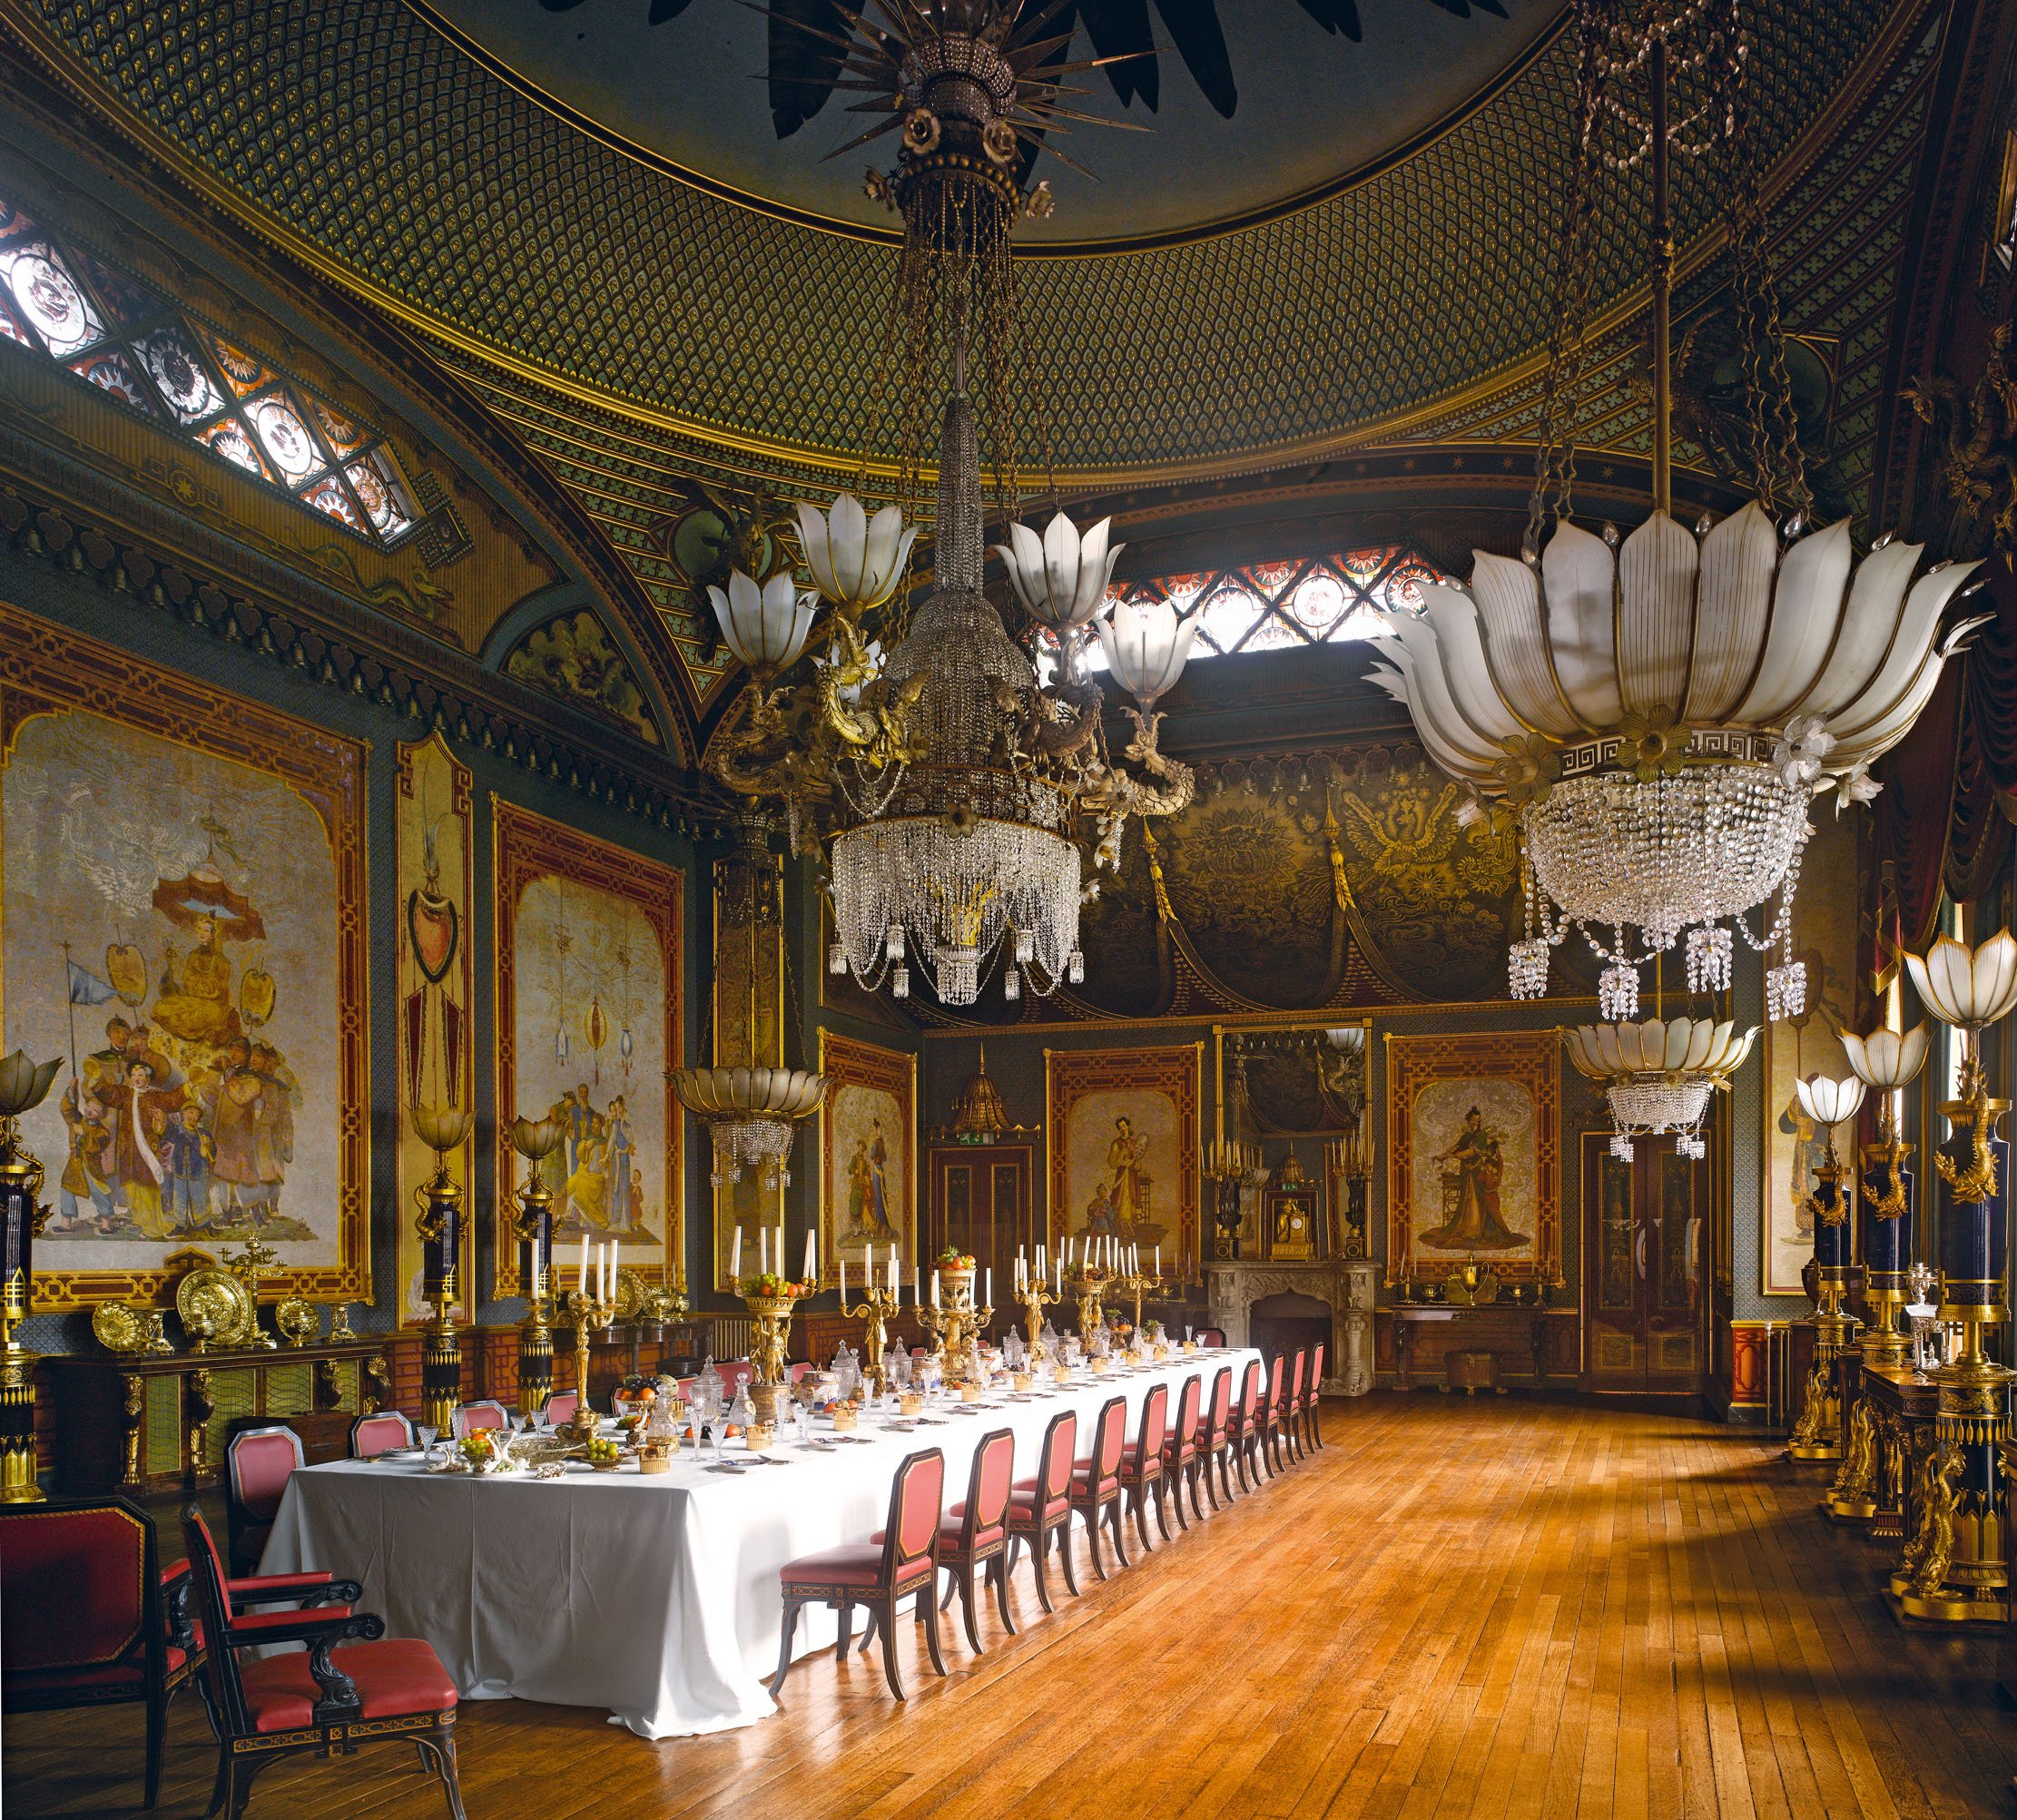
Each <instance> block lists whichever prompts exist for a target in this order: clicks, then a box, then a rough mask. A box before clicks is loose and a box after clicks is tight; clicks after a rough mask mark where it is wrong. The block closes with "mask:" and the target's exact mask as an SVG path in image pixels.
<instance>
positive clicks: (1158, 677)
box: [1098, 601, 1197, 713]
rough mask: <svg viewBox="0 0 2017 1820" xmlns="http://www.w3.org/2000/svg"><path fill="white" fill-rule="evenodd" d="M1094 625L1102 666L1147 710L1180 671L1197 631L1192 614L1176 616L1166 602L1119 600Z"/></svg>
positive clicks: (1174, 683)
mask: <svg viewBox="0 0 2017 1820" xmlns="http://www.w3.org/2000/svg"><path fill="white" fill-rule="evenodd" d="M1098 624H1099V644H1100V648H1101V649H1102V650H1103V651H1105V652H1106V654H1107V668H1108V669H1109V670H1111V671H1112V672H1113V673H1114V674H1115V675H1116V676H1117V677H1118V678H1119V679H1120V684H1121V686H1122V687H1123V688H1124V689H1126V690H1127V693H1128V694H1131V695H1132V696H1134V698H1135V699H1136V701H1137V702H1139V703H1141V705H1142V708H1143V711H1144V712H1145V713H1146V711H1147V710H1148V709H1149V708H1151V707H1153V706H1154V705H1155V704H1156V702H1157V700H1159V699H1160V698H1161V697H1162V696H1164V695H1166V694H1168V693H1169V692H1170V690H1172V689H1173V688H1175V687H1176V679H1177V678H1178V677H1179V676H1181V675H1182V674H1184V665H1185V664H1186V661H1187V660H1188V659H1189V657H1190V654H1191V640H1192V639H1194V638H1195V637H1196V636H1197V618H1196V615H1192V616H1191V617H1190V618H1189V619H1183V620H1180V619H1178V618H1177V616H1176V608H1175V607H1174V606H1172V605H1170V604H1169V603H1168V602H1167V601H1155V602H1151V603H1149V604H1147V605H1136V604H1134V603H1133V602H1131V601H1120V602H1117V604H1116V605H1115V607H1114V610H1113V613H1112V614H1111V615H1109V616H1108V617H1107V618H1105V619H1103V620H1101V621H1099V623H1098Z"/></svg>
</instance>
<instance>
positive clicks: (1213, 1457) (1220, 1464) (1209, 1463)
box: [1199, 1447, 1233, 1516]
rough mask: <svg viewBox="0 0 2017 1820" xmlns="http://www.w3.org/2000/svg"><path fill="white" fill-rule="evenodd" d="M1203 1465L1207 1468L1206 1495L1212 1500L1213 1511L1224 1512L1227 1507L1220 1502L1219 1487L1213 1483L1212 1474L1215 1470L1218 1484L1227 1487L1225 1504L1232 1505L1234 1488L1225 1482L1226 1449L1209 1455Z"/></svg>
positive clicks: (1220, 1449) (1200, 1513)
mask: <svg viewBox="0 0 2017 1820" xmlns="http://www.w3.org/2000/svg"><path fill="white" fill-rule="evenodd" d="M1203 1464H1204V1468H1205V1496H1206V1497H1207V1498H1209V1499H1210V1500H1212V1509H1213V1510H1224V1509H1225V1504H1221V1503H1220V1502H1219V1501H1218V1486H1216V1485H1214V1484H1213V1483H1212V1473H1213V1471H1214V1470H1216V1471H1217V1473H1218V1483H1219V1485H1225V1502H1226V1504H1230V1503H1231V1502H1232V1501H1233V1488H1232V1487H1231V1486H1230V1485H1227V1484H1226V1481H1225V1448H1223V1447H1221V1448H1219V1449H1218V1450H1217V1451H1215V1452H1213V1453H1207V1454H1206V1455H1205V1459H1204V1461H1203ZM1203 1514H1204V1513H1203V1512H1202V1511H1200V1512H1199V1515H1201V1516H1202V1515H1203Z"/></svg>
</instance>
